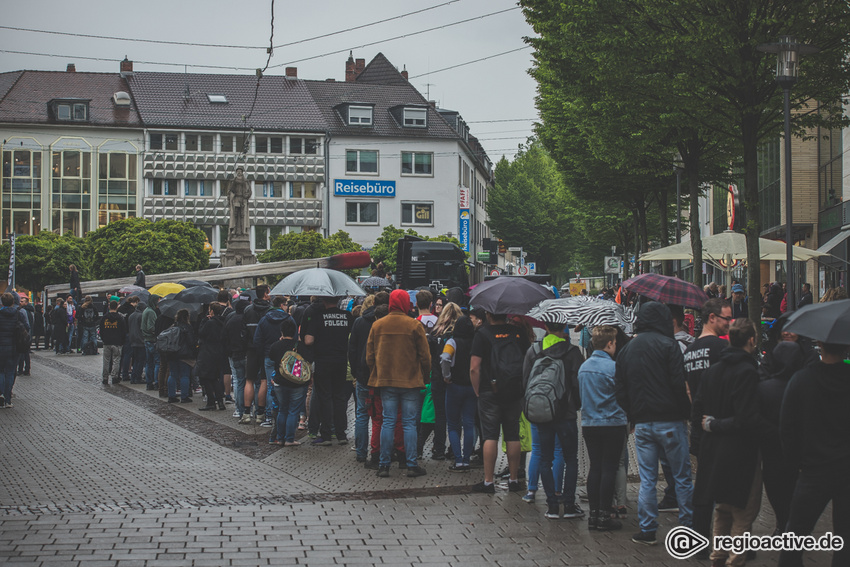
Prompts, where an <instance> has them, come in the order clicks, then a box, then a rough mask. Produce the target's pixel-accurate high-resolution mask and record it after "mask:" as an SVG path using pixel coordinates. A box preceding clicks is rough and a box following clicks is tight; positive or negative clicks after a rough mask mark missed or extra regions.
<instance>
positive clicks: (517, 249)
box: [508, 246, 522, 252]
mask: <svg viewBox="0 0 850 567" xmlns="http://www.w3.org/2000/svg"><path fill="white" fill-rule="evenodd" d="M508 251H509V252H522V246H509V247H508Z"/></svg>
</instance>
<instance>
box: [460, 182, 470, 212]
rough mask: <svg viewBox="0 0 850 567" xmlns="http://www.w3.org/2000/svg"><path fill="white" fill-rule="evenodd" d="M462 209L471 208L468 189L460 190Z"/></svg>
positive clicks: (462, 188)
mask: <svg viewBox="0 0 850 567" xmlns="http://www.w3.org/2000/svg"><path fill="white" fill-rule="evenodd" d="M460 208H461V209H468V208H469V189H467V188H466V187H461V188H460Z"/></svg>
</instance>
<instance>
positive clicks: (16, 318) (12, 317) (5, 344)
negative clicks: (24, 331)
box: [0, 305, 28, 362]
mask: <svg viewBox="0 0 850 567" xmlns="http://www.w3.org/2000/svg"><path fill="white" fill-rule="evenodd" d="M25 319H26V315H24V313H23V312H22V311H19V310H18V307H17V306H15V305H10V306H8V307H3V308H2V309H0V358H6V357H10V358H11V357H15V356H17V354H18V351H17V349H16V348H15V329H16V328H17V326H18V323H19V322H20V323H21V324H23V325H24V326H26V325H27V324H28V323H27V322H26V321H25ZM16 362H17V360H16Z"/></svg>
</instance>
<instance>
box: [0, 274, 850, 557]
mask: <svg viewBox="0 0 850 567" xmlns="http://www.w3.org/2000/svg"><path fill="white" fill-rule="evenodd" d="M139 271H140V269H139ZM142 277H143V275H142ZM254 291H255V293H256V297H255V298H252V297H250V296H248V295H241V294H240V293H239V292H237V291H235V290H221V291H220V292H219V293H218V297H217V299H216V301H214V302H212V303H210V304H208V305H205V306H204V309H203V311H202V312H201V313H200V315H197V316H195V315H193V314H191V313H190V312H189V311H188V310H186V309H182V310H180V311H178V312H177V313H176V316H175V317H174V318H173V319H172V318H170V317H167V316H165V315H163V314H161V313H160V312H159V310H158V303H159V300H160V297H158V296H157V295H151V296H150V298H149V300H148V301H147V302H142V301H139V299H138V297H133V296H131V297H129V298H126V299H125V300H124V301H123V302H121V303H119V301H117V300H116V299H115V298H113V299H112V300H111V301H110V302H109V304H108V311H107V312H106V313H104V314H103V315H101V314H99V313H98V312H97V310H96V309H93V303H92V301H91V298H89V297H85V298H84V299H83V302H82V305H80V306H79V307H75V300H74V298H73V297H68V298H67V299H65V300H63V299H57V300H56V305H55V306H54V307H53V309H52V310H51V311H50V312H49V313H47V314H43V317H44V320H45V322H49V326H50V327H51V333H50V335H51V337H50V340H51V341H52V343H53V345H54V348H55V351H56V354H57V355H59V354H62V353H65V352H69V351H70V348H69V347H70V345H71V344H74V343H72V342H71V341H72V337H73V336H74V335H75V334H78V335H79V336H80V340H79V341H78V348H79V352H80V353H81V354H86V353H87V349H88V352H91V350H90V347H89V345H90V344H91V343H92V342H93V341H95V337H96V336H97V335H98V334H99V337H100V339H101V340H102V342H103V367H102V368H103V370H102V380H103V383H104V384H109V383H112V384H119V383H120V382H122V381H128V382H130V383H131V384H141V383H144V384H145V385H146V387H147V389H149V390H159V395H161V396H162V397H164V398H167V401H168V402H169V403H191V402H192V401H193V399H194V398H195V394H199V393H202V394H203V402H202V404H203V405H202V407H201V408H199V409H200V410H202V411H212V410H219V411H220V410H226V409H227V406H228V405H232V406H233V409H234V412H233V417H234V418H235V419H237V420H238V423H239V424H242V425H249V424H250V425H252V426H260V427H267V428H269V429H270V432H269V442H270V443H273V444H277V445H281V446H285V447H296V446H299V445H301V444H302V443H310V444H311V445H313V446H318V447H326V446H330V445H333V444H335V443H337V444H340V445H348V444H349V437H348V434H349V432H350V431H352V428H350V427H349V423H348V408H349V404H350V403H351V400H352V398H353V400H354V405H355V413H354V415H355V419H354V424H353V435H354V445H353V449H354V458H355V459H356V460H357V462H360V463H363V466H364V467H365V468H367V469H372V470H374V471H375V474H376V475H377V476H378V477H380V478H385V477H389V476H391V475H392V474H393V472H392V470H393V464H394V463H395V464H397V469H399V470H401V471H403V474H406V475H407V476H408V477H417V476H423V475H426V474H427V470H426V467H425V457H426V455H425V454H424V453H425V447H426V446H427V441H428V439H430V438H432V437H433V439H432V442H431V452H430V455H427V457H429V458H430V460H433V461H438V462H439V461H447V462H446V464H445V465H444V466H446V467H447V468H448V470H449V471H452V472H457V473H467V474H472V471H475V470H479V469H480V472H479V473H478V474H481V475H482V478H481V480H480V482H478V483H475V484H471V485H470V490H471V491H473V492H477V493H484V494H493V493H495V492H496V490H497V488H501V489H503V490H507V491H509V492H519V493H522V498H523V500H525V501H526V502H529V503H532V502H535V500H536V493H537V491H538V489H539V487H540V486H541V485H542V488H543V492H544V493H545V501H546V511H545V516H546V517H547V518H550V519H558V518H570V519H578V518H586V519H587V527H588V529H590V530H596V531H609V530H618V529H621V528H622V522H621V521H620V520H621V519H623V518H624V517H626V516H627V514H629V513H630V510H629V503H628V502H627V499H626V490H625V488H626V478H627V475H626V471H627V469H628V451H627V445H628V440H629V436H630V435H634V443H635V447H636V453H637V465H638V471H639V476H640V489H639V495H638V501H637V503H636V512H637V519H638V523H639V526H640V531H639V532H638V533H636V534H634V535H633V536H632V538H631V539H632V541H634V542H636V543H639V544H647V545H653V544H655V543H656V542H657V536H656V533H657V530H658V515H659V512H660V511H677V512H678V521H679V524H680V525H682V526H688V527H691V528H693V529H694V530H696V531H697V532H699V533H701V534H703V535H704V536H706V537H709V538H710V536H711V535H740V534H743V533H745V532H748V531H750V530H751V529H752V524H753V522H754V520H755V518H756V517H757V515H758V512H759V510H760V507H761V495H762V487H764V490H765V491H766V493H767V497H768V501H769V503H770V505H771V507H772V509H773V511H774V515H775V517H776V532H775V533H776V534H781V533H783V532H785V531H793V532H794V533H796V534H797V535H801V534H808V533H811V531H812V529H813V528H814V525H815V522H816V521H817V520H818V518H819V516H820V515H821V513H822V511H823V509H824V508H825V506H826V505H827V503H828V502H829V501H832V503H833V529H834V533H835V534H836V535H840V536H843V537H845V538H847V537H850V518H849V517H848V514H850V511H848V508H847V507H848V488H847V484H846V478H850V417H847V415H848V414H847V412H846V408H847V407H848V404H850V366H848V365H847V364H845V361H844V358H845V356H846V354H847V352H846V351H847V346H846V345H837V344H822V343H818V344H817V345H813V344H810V343H809V342H807V341H806V340H805V339H803V338H801V337H798V336H796V335H793V334H791V333H781V330H778V332H780V334H779V335H778V337H779V338H778V340H777V343H778V344H776V345H775V347H772V348H771V351H770V352H769V353H767V356H766V357H765V358H764V360H763V361H762V362H761V364H760V363H759V361H758V358H757V357H756V351H757V346H756V345H757V344H758V338H757V328H756V325H755V324H754V323H753V322H752V321H750V320H749V319H747V318H746V316H745V315H746V310H740V309H739V310H738V311H736V308H735V304H736V303H739V302H736V301H735V299H734V298H733V299H732V301H731V302H730V301H728V300H727V299H723V298H721V297H714V298H712V299H709V301H707V302H706V304H705V305H704V307H703V309H702V311H701V314H700V319H701V323H702V324H701V329H700V331H699V335H698V336H696V337H695V336H693V335H692V334H691V333H689V332H688V325H686V324H685V314H684V310H683V309H682V308H681V307H679V306H674V305H671V306H668V305H665V304H662V303H658V302H645V303H640V305H639V309H638V314H637V322H636V324H635V336H634V337H629V336H627V335H626V334H625V333H624V332H623V330H622V329H619V328H617V327H612V326H604V325H603V326H597V327H595V328H593V329H584V330H583V333H587V334H588V335H589V341H587V342H586V344H585V346H586V348H580V347H579V346H578V345H577V344H573V341H571V336H570V328H569V327H568V326H567V325H566V324H564V323H552V322H545V323H543V324H532V323H533V322H530V321H529V320H528V319H527V318H524V317H521V316H515V315H510V314H505V313H488V312H485V311H484V310H482V309H481V308H477V307H476V306H475V305H471V306H470V305H468V304H467V301H468V300H467V298H466V297H465V296H464V294H463V293H462V292H460V290H457V289H455V290H449V291H448V293H445V294H442V293H441V294H436V295H435V294H432V292H430V291H425V290H422V291H418V292H416V293H409V292H407V291H404V290H393V291H391V292H388V291H379V292H377V293H373V294H370V295H368V296H367V297H365V299H362V300H352V299H351V298H336V297H311V298H298V297H283V296H275V297H271V296H270V295H269V291H270V290H269V287H268V286H266V285H258V286H257V287H256V289H255V290H254ZM740 291H742V290H739V289H738V286H736V285H733V287H732V295H733V296H734V295H735V294H737V293H740ZM606 293H610V294H611V295H612V299H613V295H614V294H613V290H612V291H611V292H606ZM16 301H17V303H16ZM2 304H3V307H2V309H0V353H9V352H12V350H13V349H14V348H15V346H14V337H15V333H16V332H17V331H16V328H17V327H18V326H19V325H20V326H25V327H26V328H27V329H36V327H37V325H36V320H37V319H34V311H33V309H32V307H31V306H29V305H28V302H27V301H26V298H25V297H21V298H19V299H18V298H16V296H14V295H13V294H9V293H7V294H3V296H2ZM33 332H34V334H38V331H37V330H34V331H33ZM36 344H38V343H36ZM45 346H47V344H46V345H45ZM94 348H95V349H96V348H97V343H96V342H95V344H94ZM10 349H12V350H10ZM293 353H295V354H293ZM23 354H24V353H20V355H19V354H15V355H14V356H13V357H6V356H4V357H3V360H4V365H3V377H4V383H3V396H4V397H3V398H1V399H2V400H3V402H0V403H5V405H6V407H11V385H10V378H9V376H10V374H11V377H12V378H11V384H13V383H14V375H15V373H16V372H15V371H16V370H20V372H21V373H23V374H28V372H29V367H30V366H29V359H28V358H25V357H24V356H23ZM296 355H297V356H296ZM293 356H296V358H297V361H296V363H297V364H304V365H307V366H309V369H310V375H311V379H310V380H309V381H298V380H293V379H292V377H291V376H290V373H289V372H288V371H284V366H285V364H284V363H285V361H286V360H287V357H289V359H290V360H292V357H293ZM10 360H13V361H14V364H12V365H11V366H10V364H9V361H10ZM15 365H18V366H15ZM198 397H200V396H198ZM370 428H371V432H370ZM300 430H306V435H304V434H303V433H299V431H300ZM579 434H581V436H582V438H583V440H584V445H585V446H586V448H587V452H588V455H589V460H590V467H589V471H588V477H587V488H586V493H587V494H586V495H587V500H588V506H589V510H587V511H585V510H583V509H582V507H581V505H580V503H579V500H578V499H577V495H576V490H577V482H578V451H579V442H578V439H579ZM500 440H501V441H503V442H504V449H503V450H504V452H505V454H506V456H507V462H508V466H507V468H506V469H505V470H504V471H500V472H497V470H496V463H497V456H498V453H499V442H500ZM659 465H660V468H661V470H662V472H663V475H664V479H665V481H666V485H667V486H666V489H665V491H664V496H663V498H662V499H661V502H660V503H659V501H658V497H657V492H656V490H657V484H658V480H659ZM499 481H503V482H499ZM712 525H713V527H712ZM709 551H710V554H711V555H710V557H711V561H712V565H742V564H744V562H745V561H746V559H747V555H746V553H740V554H736V553H733V552H728V551H724V550H721V549H714V550H709ZM800 561H801V559H800V553H799V552H792V551H786V552H783V553H782V555H781V559H780V565H798V564H801V563H800ZM833 564H834V565H848V564H850V555H848V551H847V550H841V551H836V552H835V554H834V563H833Z"/></svg>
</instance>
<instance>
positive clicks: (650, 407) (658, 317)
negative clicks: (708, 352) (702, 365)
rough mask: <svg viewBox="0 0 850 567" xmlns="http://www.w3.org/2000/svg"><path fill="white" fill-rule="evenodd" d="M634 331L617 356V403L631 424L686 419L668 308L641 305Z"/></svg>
mask: <svg viewBox="0 0 850 567" xmlns="http://www.w3.org/2000/svg"><path fill="white" fill-rule="evenodd" d="M635 331H636V332H637V336H636V337H635V338H634V339H632V340H631V341H629V343H628V344H627V345H626V346H624V347H623V349H622V350H621V351H620V353H619V354H618V355H617V365H616V373H615V377H614V380H615V383H616V391H617V403H619V404H620V407H621V408H623V409H624V410H625V411H626V415H628V417H629V421H630V422H631V423H647V422H653V421H684V420H686V419H688V417H689V416H690V409H691V404H690V401H689V400H688V394H687V390H686V388H685V372H684V367H685V360H684V358H683V356H682V350H681V348H679V344H678V343H677V342H676V340H675V339H674V338H673V317H672V315H671V314H670V309H669V308H668V307H667V306H666V305H664V304H663V303H658V302H654V301H653V302H651V303H647V304H645V305H644V306H643V307H641V310H640V312H639V313H638V316H637V322H636V323H635Z"/></svg>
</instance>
